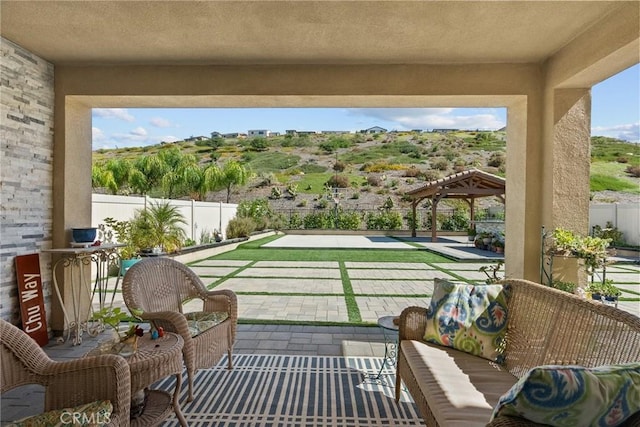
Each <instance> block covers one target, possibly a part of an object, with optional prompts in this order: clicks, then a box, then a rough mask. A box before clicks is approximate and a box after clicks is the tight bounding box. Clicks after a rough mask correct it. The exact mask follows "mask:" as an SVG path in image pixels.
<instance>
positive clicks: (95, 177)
mask: <svg viewBox="0 0 640 427" xmlns="http://www.w3.org/2000/svg"><path fill="white" fill-rule="evenodd" d="M132 170H133V165H132V164H131V162H130V161H129V160H126V159H109V160H108V161H107V163H105V164H104V165H102V166H94V167H92V169H91V183H92V186H93V187H104V188H107V189H109V191H110V192H111V194H118V192H119V191H121V190H122V189H123V188H124V187H126V186H127V185H128V183H129V176H130V175H131V172H132Z"/></svg>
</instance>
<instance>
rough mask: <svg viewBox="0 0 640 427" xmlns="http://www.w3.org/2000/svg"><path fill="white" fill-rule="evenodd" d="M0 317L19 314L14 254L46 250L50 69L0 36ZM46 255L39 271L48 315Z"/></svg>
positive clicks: (50, 145)
mask: <svg viewBox="0 0 640 427" xmlns="http://www.w3.org/2000/svg"><path fill="white" fill-rule="evenodd" d="M0 51H1V52H2V66H1V68H0V143H1V144H2V147H1V148H0V164H1V167H0V205H1V207H0V211H1V215H0V242H1V243H0V301H2V303H1V304H0V317H2V318H3V319H5V320H8V321H11V322H13V323H16V321H17V319H18V316H19V312H20V310H19V307H20V305H19V302H18V298H17V290H18V289H17V281H16V272H15V257H16V255H24V254H28V253H38V252H40V250H42V249H49V248H51V236H52V223H53V211H52V209H53V208H52V206H53V200H52V188H53V182H52V173H53V172H52V171H53V120H54V67H53V65H52V64H50V63H49V62H47V61H45V60H43V59H41V58H39V57H37V56H36V55H34V54H32V53H30V52H28V51H26V50H24V49H23V48H21V47H20V46H18V45H16V44H14V43H12V42H11V41H9V40H7V39H4V38H0ZM49 259H50V257H48V256H43V255H41V257H40V269H41V272H42V284H43V290H44V294H45V309H46V311H47V318H48V319H49V318H50V316H51V291H52V289H51V269H50V260H49Z"/></svg>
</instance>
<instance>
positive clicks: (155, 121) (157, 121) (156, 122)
mask: <svg viewBox="0 0 640 427" xmlns="http://www.w3.org/2000/svg"><path fill="white" fill-rule="evenodd" d="M149 123H150V124H151V125H152V126H155V127H157V128H168V127H171V126H172V124H171V121H169V120H167V119H163V118H162V117H154V118H152V119H151V120H149Z"/></svg>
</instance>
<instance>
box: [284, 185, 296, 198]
mask: <svg viewBox="0 0 640 427" xmlns="http://www.w3.org/2000/svg"><path fill="white" fill-rule="evenodd" d="M287 194H288V195H289V198H291V199H295V198H296V196H298V184H289V185H287Z"/></svg>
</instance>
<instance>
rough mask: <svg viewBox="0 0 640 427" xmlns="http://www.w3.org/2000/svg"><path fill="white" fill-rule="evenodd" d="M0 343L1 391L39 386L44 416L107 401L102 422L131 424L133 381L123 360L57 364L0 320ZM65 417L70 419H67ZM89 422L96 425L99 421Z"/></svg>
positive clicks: (112, 357)
mask: <svg viewBox="0 0 640 427" xmlns="http://www.w3.org/2000/svg"><path fill="white" fill-rule="evenodd" d="M0 341H1V342H2V346H1V350H0V361H1V362H2V372H1V373H0V376H1V383H0V392H2V393H4V392H5V391H8V390H11V389H13V388H16V387H19V386H23V385H27V384H40V385H43V386H44V387H45V396H44V397H45V399H44V409H45V411H53V410H62V409H65V408H67V409H66V410H67V411H68V410H69V409H68V408H75V407H78V406H80V405H83V404H90V403H91V402H94V401H107V400H108V401H109V402H110V403H111V405H112V407H113V411H112V412H111V413H110V415H109V416H107V417H105V418H103V419H102V421H103V422H106V423H107V424H108V425H111V426H123V427H125V426H128V425H129V406H130V404H131V378H130V373H129V365H128V364H127V362H126V360H124V358H122V357H121V356H116V355H114V354H109V355H102V356H95V357H84V358H81V359H75V360H70V361H66V362H56V361H53V360H51V359H50V358H49V357H48V356H47V355H46V354H45V352H44V351H43V350H42V349H41V348H40V346H38V344H37V343H36V342H35V341H34V340H33V339H31V337H29V336H28V335H27V334H26V333H25V332H24V331H22V330H20V329H18V328H16V327H15V326H13V325H12V324H10V323H8V322H6V321H4V320H1V319H0ZM66 415H67V419H68V418H69V416H70V415H69V414H68V413H67V414H66ZM84 415H85V416H87V417H89V416H91V415H92V414H84ZM52 416H56V417H58V418H59V417H62V416H63V415H61V414H56V415H52ZM62 420H64V418H62ZM56 421H60V420H56ZM93 421H94V422H98V420H97V419H94V420H93ZM31 422H32V424H27V425H44V424H45V423H43V421H40V422H37V421H31ZM56 425H57V424H56Z"/></svg>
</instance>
